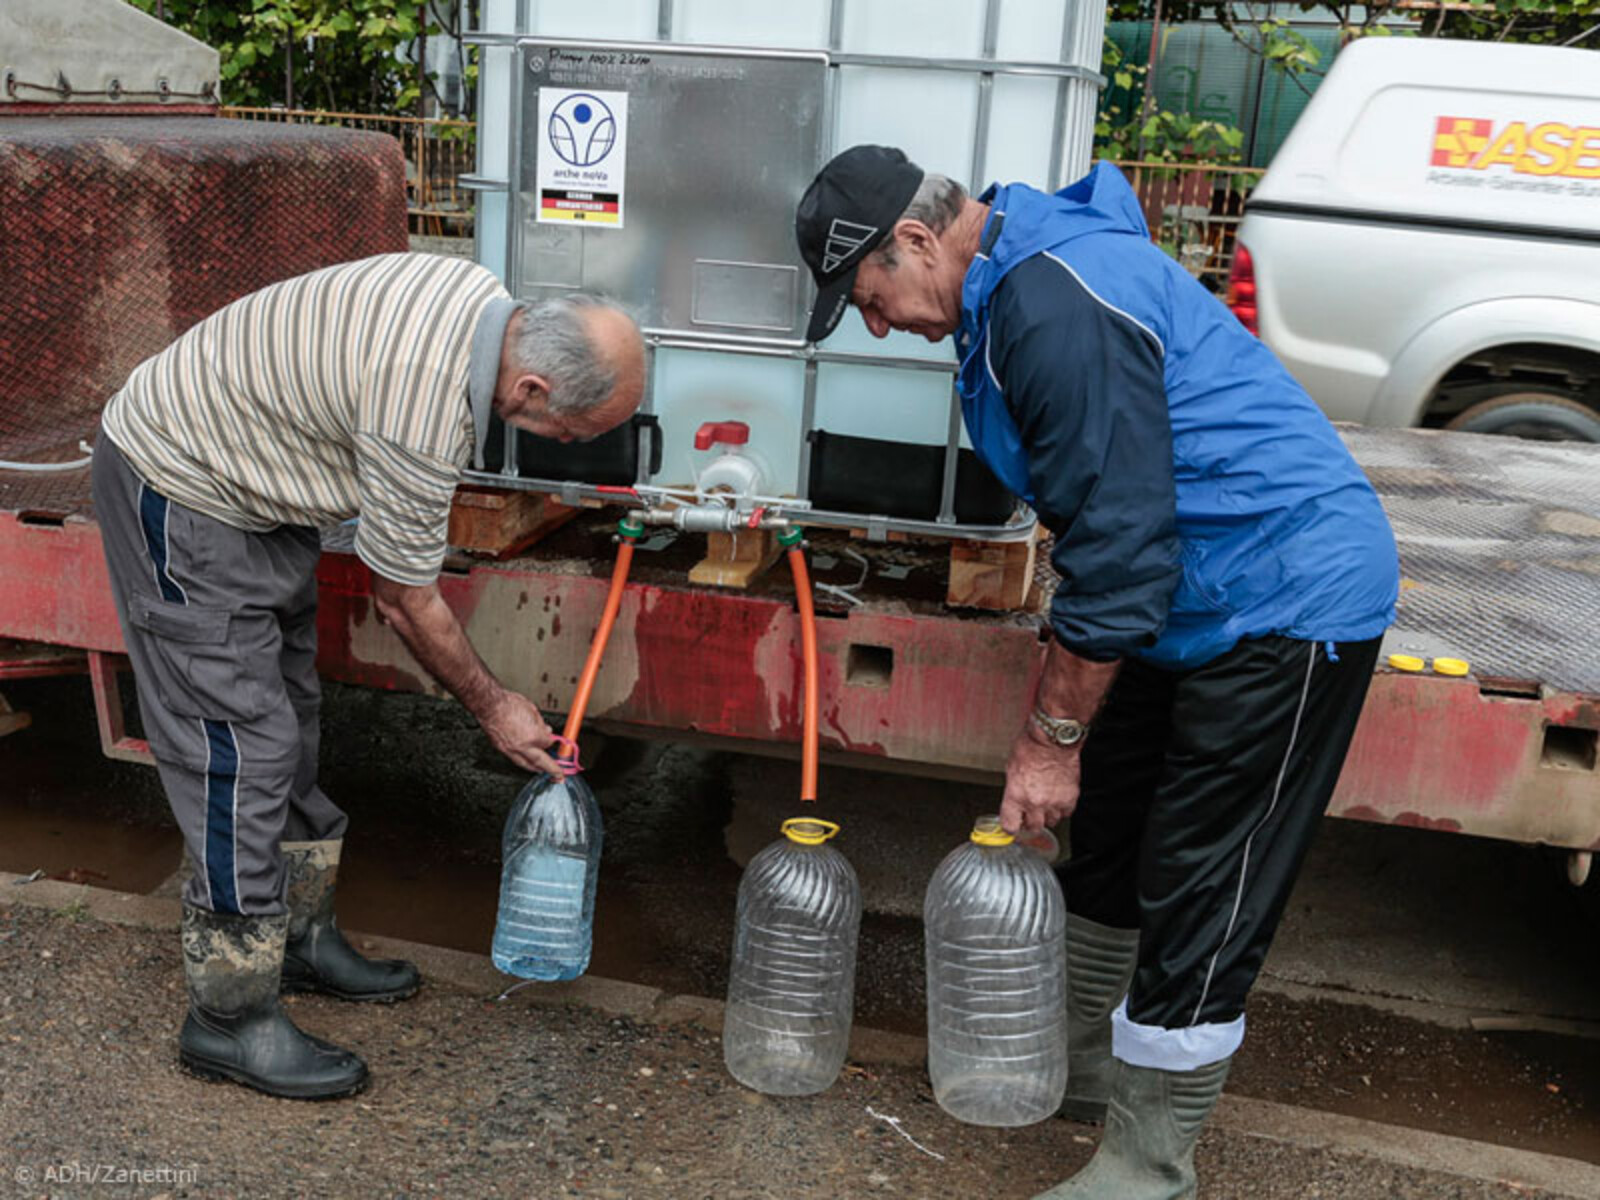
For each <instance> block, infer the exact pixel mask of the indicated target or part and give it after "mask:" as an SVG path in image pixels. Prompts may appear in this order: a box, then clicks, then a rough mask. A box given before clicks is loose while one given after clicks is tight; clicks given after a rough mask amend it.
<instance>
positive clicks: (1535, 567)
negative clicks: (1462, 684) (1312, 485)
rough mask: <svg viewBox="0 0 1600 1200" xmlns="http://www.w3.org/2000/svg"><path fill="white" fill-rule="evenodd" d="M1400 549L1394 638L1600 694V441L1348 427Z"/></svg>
mask: <svg viewBox="0 0 1600 1200" xmlns="http://www.w3.org/2000/svg"><path fill="white" fill-rule="evenodd" d="M1341 432H1342V433H1343V435H1344V437H1345V441H1346V443H1347V444H1348V445H1349V446H1350V449H1351V451H1352V453H1354V454H1355V456H1356V461H1358V462H1359V463H1360V464H1361V466H1362V468H1363V469H1364V470H1365V471H1366V472H1367V477H1368V478H1369V479H1371V480H1372V483H1373V486H1374V487H1375V488H1377V490H1378V494H1379V496H1381V497H1382V499H1383V505H1384V508H1385V510H1387V512H1388V514H1389V520H1390V522H1391V523H1392V524H1393V525H1394V531H1395V538H1396V540H1397V541H1398V542H1399V545H1400V562H1401V571H1402V575H1403V576H1404V582H1403V583H1402V585H1401V587H1402V590H1401V600H1400V619H1399V621H1398V623H1397V624H1396V626H1395V629H1394V630H1393V631H1392V632H1391V634H1390V636H1389V639H1388V641H1387V643H1386V646H1387V648H1389V649H1410V650H1415V651H1418V652H1420V653H1422V654H1424V655H1427V656H1436V655H1448V656H1451V657H1456V658H1464V659H1466V660H1467V661H1468V663H1469V664H1470V665H1471V667H1472V671H1473V674H1474V675H1475V676H1477V677H1478V678H1479V679H1486V680H1518V681H1527V682H1530V683H1533V684H1538V685H1542V686H1544V687H1548V688H1551V689H1555V690H1557V691H1565V692H1574V693H1579V694H1586V695H1600V637H1597V636H1596V628H1597V623H1600V446H1588V445H1581V444H1576V443H1561V444H1554V443H1542V442H1523V441H1518V442H1509V441H1507V440H1506V439H1503V438H1497V437H1488V436H1483V435H1479V434H1470V433H1436V432H1431V431H1423V430H1392V429H1388V430H1386V429H1358V428H1346V429H1342V430H1341Z"/></svg>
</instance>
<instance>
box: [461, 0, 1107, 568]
mask: <svg viewBox="0 0 1600 1200" xmlns="http://www.w3.org/2000/svg"><path fill="white" fill-rule="evenodd" d="M1001 7H1002V0H983V34H982V56H981V57H978V58H945V57H917V56H910V55H892V54H874V53H856V52H847V51H844V50H842V49H841V48H840V47H841V44H842V41H843V28H844V20H845V10H846V0H830V9H829V24H828V45H827V47H826V48H808V47H795V48H793V49H792V50H775V49H774V48H770V47H737V46H712V45H703V44H700V43H693V42H674V41H672V40H671V37H672V33H673V0H658V3H657V35H658V37H659V38H660V39H661V40H659V41H655V42H649V41H636V40H635V41H624V40H604V39H571V38H560V37H546V36H535V35H529V34H526V33H514V34H508V33H491V32H481V31H480V32H474V33H473V34H471V35H469V37H468V39H467V40H468V41H469V43H471V44H473V45H477V46H480V47H484V48H486V51H487V49H488V48H500V49H503V50H509V51H511V56H512V69H511V70H510V78H509V86H510V111H511V113H512V114H513V122H512V128H511V131H510V147H509V154H508V159H509V161H508V167H507V170H506V175H507V178H495V177H491V176H490V175H488V174H487V173H479V174H474V175H470V176H465V177H463V180H462V182H463V184H464V185H465V186H467V187H469V188H472V189H473V190H475V191H477V192H479V193H480V194H481V193H489V192H504V193H508V201H507V203H506V206H505V222H506V228H505V238H506V242H505V246H506V257H507V264H508V265H507V267H506V268H504V269H502V272H501V274H502V278H505V277H507V276H508V275H509V274H510V271H509V264H510V263H512V262H519V261H520V259H519V258H518V257H516V256H517V255H519V254H520V228H519V227H520V225H521V223H522V219H523V215H524V210H523V208H522V207H521V206H520V205H519V204H518V203H516V200H517V196H516V191H517V184H518V183H520V181H521V179H522V168H523V164H522V160H521V145H522V141H523V139H522V114H523V112H524V105H523V76H524V74H525V72H524V71H523V70H522V69H521V66H522V62H523V58H522V56H523V54H524V53H526V52H527V49H528V48H530V47H535V46H539V47H543V46H558V47H561V48H583V49H590V50H598V51H614V52H617V53H619V54H620V53H630V52H632V53H643V54H658V53H672V52H677V53H688V54H694V55H701V56H707V55H717V54H723V55H738V56H746V57H760V56H770V55H774V54H776V55H782V56H788V57H800V56H804V57H813V58H816V57H820V58H821V59H822V60H823V63H824V65H825V70H826V85H825V90H824V99H823V109H822V118H821V139H820V141H821V146H820V155H819V163H818V166H820V164H821V163H822V162H826V161H827V160H828V158H829V157H831V156H832V154H833V153H834V149H835V147H834V146H833V144H832V143H833V139H834V126H835V122H836V120H837V118H838V114H839V111H840V102H841V101H840V91H841V86H842V74H841V68H846V67H879V68H894V69H906V70H920V71H924V72H927V71H937V72H955V73H959V74H964V75H970V76H975V77H976V79H977V84H978V96H977V107H976V118H975V120H976V128H975V131H974V138H973V151H972V161H971V166H970V176H969V178H970V180H971V181H972V183H974V184H981V182H982V181H983V180H984V179H985V171H986V162H987V158H988V151H989V143H990V128H991V115H992V111H993V105H992V93H993V89H994V82H995V79H996V77H998V76H1018V77H1034V78H1046V79H1054V80H1055V81H1056V95H1055V111H1054V122H1053V128H1052V138H1051V149H1050V166H1049V179H1048V184H1049V186H1050V188H1051V189H1052V190H1053V189H1055V188H1058V187H1060V186H1061V185H1062V183H1063V181H1064V180H1065V179H1070V178H1076V177H1077V176H1078V175H1080V174H1082V173H1083V172H1084V171H1085V170H1087V169H1088V164H1089V158H1090V151H1091V148H1092V143H1093V118H1094V107H1095V104H1096V102H1097V99H1098V94H1099V89H1100V88H1101V87H1103V86H1104V84H1105V78H1104V76H1102V75H1101V74H1100V73H1099V72H1098V71H1096V70H1094V69H1093V68H1092V67H1090V66H1088V65H1085V64H1087V63H1089V62H1094V63H1096V64H1097V63H1098V61H1099V52H1100V43H1099V30H1100V15H1101V13H1102V12H1103V8H1102V6H1101V5H1100V4H1099V3H1097V2H1096V0H1085V2H1084V3H1081V4H1068V5H1067V6H1066V13H1065V15H1064V17H1063V21H1062V33H1061V60H1062V61H1060V62H1039V61H1026V60H1014V59H1001V58H998V57H997V56H996V54H997V46H998V40H999V29H1000V15H1001ZM528 24H529V21H528V6H527V3H526V0H518V2H517V18H516V27H517V28H518V29H519V30H524V29H526V28H528ZM1086 31H1088V32H1086ZM1089 33H1093V34H1094V36H1093V37H1090V36H1088V34H1089ZM487 91H488V89H487V88H480V110H481V108H482V106H483V104H484V103H485V99H484V97H485V95H486V93H487ZM482 127H483V123H482V121H481V112H480V128H482ZM486 149H487V147H485V146H484V145H483V144H482V143H480V147H479V156H480V158H479V161H480V164H482V163H483V162H484V156H485V153H486ZM479 212H480V221H481V220H482V216H483V205H482V203H481V200H480V205H479ZM477 236H478V257H479V261H483V258H484V250H483V236H484V235H483V230H482V228H480V229H479V230H478V235H477ZM802 275H804V272H802ZM803 285H804V286H805V287H806V289H807V293H806V294H807V296H810V295H811V294H812V293H811V289H810V282H809V280H808V279H806V280H804V282H803ZM644 334H645V344H646V353H647V356H648V360H647V363H646V370H647V377H648V378H650V379H651V380H652V381H653V380H654V378H655V370H656V362H655V358H656V353H657V352H658V351H659V350H688V351H716V352H719V353H723V354H738V355H751V356H758V357H764V358H769V359H770V358H778V359H786V360H799V361H800V362H802V363H804V376H803V393H802V400H801V414H800V430H799V462H798V470H797V489H796V504H795V506H794V507H793V508H787V507H784V508H769V510H768V511H769V512H772V513H774V515H777V514H779V513H781V515H784V516H787V517H789V518H790V519H791V520H793V521H795V522H796V523H798V524H802V525H819V526H830V527H834V528H843V529H856V530H865V531H866V534H867V536H868V537H869V539H873V540H881V539H883V538H885V537H887V536H888V534H889V533H890V532H899V533H906V534H913V535H917V536H922V537H937V538H964V539H979V540H985V541H1011V540H1022V539H1025V538H1027V537H1029V536H1031V535H1032V532H1033V529H1034V527H1035V524H1036V520H1035V518H1034V517H1033V515H1032V513H1031V512H1030V511H1029V510H1028V509H1027V507H1026V506H1025V505H1021V504H1019V505H1018V508H1017V510H1016V512H1015V513H1014V514H1013V516H1012V517H1011V518H1010V520H1009V521H1007V522H1005V523H1002V524H999V525H974V524H962V523H960V522H958V521H957V519H956V511H955V506H956V480H957V466H958V463H959V461H960V457H959V456H960V451H961V434H962V415H961V398H960V393H959V391H958V390H957V388H956V386H955V380H954V375H955V372H956V370H957V365H958V364H957V363H955V362H954V361H949V360H940V359H932V358H918V357H913V356H908V355H893V354H884V355H878V354H868V353H861V352H851V351H837V350H825V349H821V348H819V347H817V346H815V345H804V344H795V343H794V341H793V339H790V341H789V343H788V344H783V342H782V341H781V340H771V339H769V340H766V341H763V340H761V339H757V338H741V337H737V336H726V335H722V336H718V335H695V336H688V335H686V334H684V333H683V332H682V331H679V330H672V329H663V328H655V327H649V326H646V328H645V329H644ZM820 364H843V365H853V366H867V367H877V368H891V369H898V370H912V371H932V372H942V373H944V374H946V375H948V376H951V387H950V398H949V408H948V416H947V421H946V426H945V440H944V446H943V456H944V457H943V475H942V486H941V492H940V500H939V510H938V515H937V517H936V518H935V519H933V520H920V519H911V518H903V517H889V516H882V515H873V514H868V513H859V512H837V511H828V510H821V509H816V508H812V507H810V503H809V499H808V493H809V490H810V489H809V477H810V467H811V453H812V446H811V440H810V437H809V435H810V433H811V431H812V430H813V429H814V428H815V420H816V403H817V374H818V367H819V365H820ZM651 390H653V389H647V394H646V397H645V400H644V402H643V404H642V405H641V408H640V411H641V412H643V413H651V412H654V411H655V404H654V397H653V396H652V395H650V391H651ZM648 433H649V436H650V437H652V438H659V437H660V436H661V434H660V431H659V430H656V429H652V430H649V431H648ZM641 436H643V434H641ZM516 441H517V439H515V438H508V439H507V440H506V445H505V460H504V466H503V467H502V469H501V470H500V471H499V472H498V473H496V472H490V471H485V470H478V469H473V470H469V471H468V472H467V475H468V477H469V478H470V479H472V480H474V481H476V482H479V483H484V484H488V485H491V486H495V487H502V488H505V487H509V488H517V489H522V490H529V491H539V492H545V493H549V494H552V495H555V496H557V497H558V498H560V499H561V500H562V501H563V502H565V503H568V504H578V503H582V502H584V501H596V500H602V501H604V500H611V501H614V500H615V499H616V495H615V488H608V487H605V486H601V485H594V484H588V483H584V482H581V481H561V480H551V479H541V478H536V477H530V476H524V475H522V474H521V473H520V472H519V471H518V469H517V455H516ZM651 457H652V456H651V455H650V454H641V455H640V467H639V472H638V477H637V479H636V481H635V488H636V490H637V491H638V492H639V493H640V495H641V497H642V498H644V499H646V500H652V499H655V498H656V497H654V496H652V484H653V482H654V480H653V476H652V473H651V472H650V470H649V464H650V460H651ZM475 465H476V464H475Z"/></svg>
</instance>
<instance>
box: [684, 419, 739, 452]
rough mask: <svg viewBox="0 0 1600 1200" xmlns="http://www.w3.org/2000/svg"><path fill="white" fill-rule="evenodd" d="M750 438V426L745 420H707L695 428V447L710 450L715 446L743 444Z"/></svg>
mask: <svg viewBox="0 0 1600 1200" xmlns="http://www.w3.org/2000/svg"><path fill="white" fill-rule="evenodd" d="M749 440H750V426H748V425H746V424H745V423H744V422H743V421H707V422H706V423H705V424H704V425H702V426H700V428H699V429H697V430H695V435H694V448H695V449H696V450H709V449H711V447H713V446H718V445H721V446H743V445H744V444H745V443H747V442H748V441H749Z"/></svg>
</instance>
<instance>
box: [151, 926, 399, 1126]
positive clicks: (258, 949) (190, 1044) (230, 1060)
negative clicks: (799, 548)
mask: <svg viewBox="0 0 1600 1200" xmlns="http://www.w3.org/2000/svg"><path fill="white" fill-rule="evenodd" d="M287 926H288V920H287V918H286V917H284V916H282V915H279V916H273V917H240V916H230V915H226V914H223V913H213V912H207V911H206V910H205V909H203V908H195V907H194V906H192V905H189V904H185V905H184V906H183V970H184V977H185V979H186V981H187V982H188V985H189V1015H188V1017H187V1018H185V1020H184V1022H183V1032H182V1033H180V1034H179V1035H178V1058H179V1061H181V1062H182V1063H183V1065H184V1066H185V1067H187V1068H188V1069H189V1070H190V1071H192V1072H193V1073H194V1074H196V1075H199V1076H202V1077H203V1078H206V1079H231V1080H233V1081H234V1082H236V1083H242V1084H244V1085H245V1086H246V1087H252V1088H255V1089H256V1091H258V1092H265V1093H266V1094H267V1095H269V1096H282V1097H285V1098H287V1099H291V1100H328V1099H332V1098H333V1097H335V1096H348V1095H350V1094H351V1093H352V1092H359V1091H360V1090H361V1089H362V1088H363V1087H365V1086H366V1084H367V1064H366V1063H364V1062H362V1061H361V1059H360V1058H359V1057H358V1056H357V1055H354V1054H352V1053H350V1051H348V1050H341V1049H340V1048H339V1047H338V1046H335V1045H333V1044H332V1043H329V1042H325V1041H323V1040H322V1039H321V1038H315V1037H312V1036H311V1035H310V1034H308V1033H303V1032H301V1030H299V1029H298V1028H296V1026H295V1024H294V1022H293V1021H291V1020H289V1017H288V1014H287V1013H285V1012H284V1011H283V1007H282V1006H281V1005H280V1004H279V1002H278V971H279V968H280V967H281V966H282V963H283V943H284V935H285V932H286V929H287Z"/></svg>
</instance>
